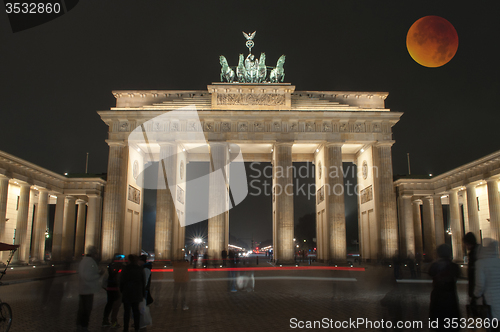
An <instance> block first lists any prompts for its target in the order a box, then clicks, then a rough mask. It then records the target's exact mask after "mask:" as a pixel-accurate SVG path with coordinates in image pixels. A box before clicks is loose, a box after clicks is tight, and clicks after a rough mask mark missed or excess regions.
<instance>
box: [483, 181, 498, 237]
mask: <svg viewBox="0 0 500 332" xmlns="http://www.w3.org/2000/svg"><path fill="white" fill-rule="evenodd" d="M486 184H487V187H488V205H489V209H490V228H491V238H492V239H493V240H495V241H500V194H499V193H498V179H494V178H489V179H487V180H486Z"/></svg>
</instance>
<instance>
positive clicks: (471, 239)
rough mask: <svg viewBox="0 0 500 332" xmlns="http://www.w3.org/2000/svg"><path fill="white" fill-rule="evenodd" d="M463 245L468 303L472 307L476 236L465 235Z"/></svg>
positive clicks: (473, 303) (476, 246) (474, 301)
mask: <svg viewBox="0 0 500 332" xmlns="http://www.w3.org/2000/svg"><path fill="white" fill-rule="evenodd" d="M463 243H464V246H465V248H466V249H467V251H468V255H467V256H468V260H467V278H468V279H469V303H470V304H471V305H472V306H474V305H476V297H475V296H474V288H475V286H476V261H477V254H478V251H479V245H478V244H477V240H476V236H475V235H474V233H472V232H469V233H467V234H465V236H464V239H463Z"/></svg>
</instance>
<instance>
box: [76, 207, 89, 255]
mask: <svg viewBox="0 0 500 332" xmlns="http://www.w3.org/2000/svg"><path fill="white" fill-rule="evenodd" d="M76 204H77V205H78V212H77V213H78V214H77V217H76V236H75V259H77V260H80V259H81V258H82V257H83V254H84V253H85V250H84V248H83V247H84V245H85V208H86V207H87V205H86V204H87V202H85V201H84V200H83V199H79V200H77V201H76Z"/></svg>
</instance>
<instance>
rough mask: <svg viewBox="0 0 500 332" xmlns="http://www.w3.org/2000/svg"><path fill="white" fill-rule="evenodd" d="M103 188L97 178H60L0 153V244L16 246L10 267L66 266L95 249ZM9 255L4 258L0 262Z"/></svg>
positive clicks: (102, 184)
mask: <svg viewBox="0 0 500 332" xmlns="http://www.w3.org/2000/svg"><path fill="white" fill-rule="evenodd" d="M105 184H106V181H105V180H103V179H101V178H95V177H94V178H92V177H84V178H82V177H67V176H63V175H60V174H57V173H54V172H51V171H49V170H46V169H44V168H42V167H39V166H36V165H34V164H31V163H29V162H27V161H25V160H22V159H20V158H17V157H15V156H12V155H10V154H8V153H5V152H3V151H0V242H4V243H8V244H17V245H19V248H18V250H17V251H16V253H15V255H14V257H13V260H12V263H15V264H29V263H40V262H44V261H45V260H51V261H53V262H61V261H71V260H75V259H79V258H80V257H81V256H82V255H83V254H84V251H85V249H84V248H85V247H87V246H89V245H94V246H97V247H99V246H100V242H101V239H100V233H101V210H102V193H103V189H104V186H105ZM50 205H55V213H54V214H53V215H52V214H51V213H50ZM52 218H53V219H52ZM50 220H53V222H52V223H50V222H49V221H50ZM47 244H48V245H50V244H51V247H47ZM8 256H9V254H8V253H3V255H1V256H0V261H2V262H6V260H7V259H8Z"/></svg>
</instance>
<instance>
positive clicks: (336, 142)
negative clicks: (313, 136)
mask: <svg viewBox="0 0 500 332" xmlns="http://www.w3.org/2000/svg"><path fill="white" fill-rule="evenodd" d="M344 144H345V143H344V142H338V141H327V142H325V143H323V145H324V146H325V147H330V146H334V147H340V148H341V147H342V146H344Z"/></svg>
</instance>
